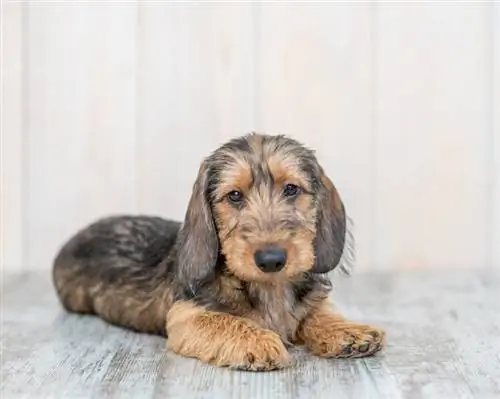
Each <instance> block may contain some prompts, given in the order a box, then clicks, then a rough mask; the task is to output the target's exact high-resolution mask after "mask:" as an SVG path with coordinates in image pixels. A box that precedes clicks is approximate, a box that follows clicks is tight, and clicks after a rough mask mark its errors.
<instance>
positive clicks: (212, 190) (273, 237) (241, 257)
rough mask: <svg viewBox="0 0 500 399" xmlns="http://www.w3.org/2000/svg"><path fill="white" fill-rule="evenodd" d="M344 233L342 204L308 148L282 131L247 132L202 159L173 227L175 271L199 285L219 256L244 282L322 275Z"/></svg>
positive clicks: (339, 251) (338, 253)
mask: <svg viewBox="0 0 500 399" xmlns="http://www.w3.org/2000/svg"><path fill="white" fill-rule="evenodd" d="M346 233H347V230H346V215H345V210H344V206H343V203H342V201H341V199H340V197H339V195H338V193H337V190H336V189H335V187H334V185H333V184H332V182H331V181H330V179H329V178H328V177H327V176H326V175H325V173H324V171H323V169H322V168H321V166H320V165H319V164H318V162H317V160H316V157H315V155H314V153H313V152H312V151H311V150H309V149H307V148H305V147H303V146H302V145H301V144H300V143H298V142H297V141H295V140H293V139H291V138H287V137H285V136H267V135H260V134H250V135H247V136H243V137H240V138H237V139H234V140H232V141H230V142H228V143H226V144H225V145H223V146H221V147H220V148H218V149H217V150H216V151H214V152H213V153H212V154H211V155H210V156H209V157H207V158H206V159H205V160H204V161H203V163H202V165H201V167H200V169H199V173H198V178H197V180H196V182H195V184H194V188H193V193H192V196H191V199H190V202H189V205H188V210H187V213H186V218H185V221H184V224H183V227H182V229H181V232H180V233H179V240H178V245H179V259H178V262H179V265H178V266H179V272H180V273H181V275H182V278H183V279H184V281H190V284H194V285H199V284H203V282H204V281H208V280H210V279H211V277H213V276H214V273H215V267H216V264H217V260H218V259H219V258H222V259H224V263H225V267H226V268H227V270H228V271H229V272H230V273H232V274H234V275H235V276H236V277H238V278H239V279H241V280H243V281H257V282H258V281H273V280H280V279H281V280H283V279H292V278H293V277H295V276H298V275H300V274H301V273H303V272H312V273H327V272H329V271H331V270H333V269H334V268H335V267H336V266H337V265H339V262H340V260H341V257H342V255H343V252H344V247H345V244H346ZM192 288H193V289H194V288H195V287H192Z"/></svg>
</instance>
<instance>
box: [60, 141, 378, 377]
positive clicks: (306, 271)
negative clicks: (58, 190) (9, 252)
mask: <svg viewBox="0 0 500 399" xmlns="http://www.w3.org/2000/svg"><path fill="white" fill-rule="evenodd" d="M348 220H349V219H348V218H347V217H346V214H345V209H344V205H343V203H342V201H341V199H340V197H339V195H338V193H337V191H336V189H335V187H334V185H333V184H332V182H331V181H330V179H329V178H328V177H327V176H326V175H325V173H324V171H323V169H322V167H321V166H320V165H319V164H318V161H317V159H316V157H315V155H314V152H313V151H311V150H309V149H307V148H305V147H304V146H303V145H301V144H300V143H298V142H297V141H295V140H293V139H291V138H288V137H286V136H282V135H276V136H273V135H264V134H257V133H251V134H248V135H245V136H243V137H238V138H235V139H233V140H231V141H229V142H227V143H225V144H224V145H222V146H221V147H220V148H218V149H216V150H215V151H214V152H212V153H211V154H210V155H209V156H208V157H207V158H205V159H204V160H203V162H202V164H201V166H200V168H199V173H198V177H197V179H196V181H195V183H194V186H193V192H192V195H191V199H190V201H189V205H188V208H187V212H186V215H185V219H184V222H183V223H182V224H181V223H178V222H176V221H171V220H165V219H162V218H159V217H154V216H144V215H142V216H141V215H137V216H132V215H130V216H126V215H125V216H109V217H106V218H102V219H100V220H97V221H95V222H94V223H92V224H90V225H89V226H87V227H85V228H84V229H82V230H80V231H79V232H77V233H76V235H74V236H73V237H72V238H71V239H70V240H69V241H67V242H66V244H65V245H64V246H63V247H62V248H61V250H60V252H59V253H58V255H57V257H56V259H55V261H54V265H53V279H54V284H55V287H56V290H57V294H58V297H59V299H60V301H61V303H62V305H63V306H64V307H65V309H67V310H68V311H71V312H77V313H88V314H96V315H98V316H100V317H101V318H102V319H104V320H106V321H107V322H109V323H112V324H114V325H119V326H123V327H126V328H129V329H132V330H135V331H139V332H145V333H154V334H160V335H163V336H165V337H167V347H168V348H169V349H170V350H172V351H173V352H175V353H177V354H180V355H183V356H187V357H192V358H197V359H199V360H201V361H203V362H205V363H209V364H213V365H216V366H221V367H229V368H234V369H241V370H254V371H264V370H273V369H279V368H283V367H286V366H288V365H290V364H291V358H290V355H289V352H288V350H287V347H290V346H291V345H303V346H305V347H306V348H307V349H309V350H310V351H311V352H312V353H313V354H314V355H317V356H322V357H328V358H354V357H363V356H369V355H372V354H374V353H375V352H377V351H379V350H380V349H381V348H382V346H383V342H384V337H385V333H384V331H382V330H380V329H378V328H375V327H372V326H369V325H365V324H358V323H353V322H351V321H348V320H346V319H345V318H344V317H343V316H342V315H340V314H338V313H337V312H336V311H335V310H334V308H333V306H332V304H331V303H330V301H329V293H330V290H331V282H330V280H329V278H328V272H330V271H332V270H333V269H334V268H336V267H339V270H340V269H343V270H344V271H346V272H348V270H349V261H350V258H351V256H350V255H351V252H352V249H353V248H352V245H353V244H352V242H351V240H350V234H349V228H348V224H347V222H348Z"/></svg>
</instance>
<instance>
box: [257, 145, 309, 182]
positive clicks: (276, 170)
mask: <svg viewBox="0 0 500 399" xmlns="http://www.w3.org/2000/svg"><path fill="white" fill-rule="evenodd" d="M267 164H268V166H269V170H270V171H271V175H272V176H273V179H274V182H275V184H276V186H277V187H283V186H284V185H285V184H295V185H297V186H299V187H303V188H305V189H310V187H309V183H308V181H307V176H306V175H305V174H304V173H303V172H302V170H301V169H300V167H299V163H298V161H297V159H296V158H295V157H294V156H292V155H287V154H283V153H276V154H273V155H271V156H270V157H269V159H268V161H267Z"/></svg>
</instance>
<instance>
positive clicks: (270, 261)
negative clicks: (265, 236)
mask: <svg viewBox="0 0 500 399" xmlns="http://www.w3.org/2000/svg"><path fill="white" fill-rule="evenodd" d="M254 259H255V264H256V265H257V266H258V267H259V269H260V270H262V271H263V272H265V273H273V272H278V271H280V270H281V269H283V267H284V266H285V263H286V252H285V250H284V249H282V248H277V247H268V248H265V249H259V250H257V251H255V254H254Z"/></svg>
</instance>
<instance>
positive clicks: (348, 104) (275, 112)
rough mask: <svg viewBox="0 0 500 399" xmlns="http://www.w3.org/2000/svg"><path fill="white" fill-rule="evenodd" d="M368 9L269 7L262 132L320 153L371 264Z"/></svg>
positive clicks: (260, 40) (261, 80)
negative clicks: (290, 139) (284, 135)
mask: <svg viewBox="0 0 500 399" xmlns="http://www.w3.org/2000/svg"><path fill="white" fill-rule="evenodd" d="M371 11H372V10H371V8H370V7H368V6H362V7H359V6H357V5H352V4H351V5H347V4H345V3H338V4H335V3H330V4H328V3H316V4H312V5H305V3H300V2H299V3H297V2H279V3H274V4H272V3H265V4H263V5H262V6H260V7H258V10H257V14H256V15H257V16H256V18H257V22H256V26H257V27H256V29H257V30H256V44H255V48H256V56H257V66H256V96H257V100H256V106H255V109H256V120H255V125H256V129H257V130H260V131H268V132H272V133H287V134H290V135H291V136H293V137H295V138H297V139H299V140H300V141H302V142H304V143H305V144H306V145H308V146H310V147H312V148H314V149H315V150H316V152H317V155H318V158H319V160H320V162H321V164H322V165H323V167H324V169H325V171H326V173H327V174H328V175H329V176H330V178H331V179H332V181H333V183H334V184H335V185H336V186H337V188H338V189H339V192H340V195H341V196H342V199H343V200H344V202H345V205H346V208H347V211H348V213H349V215H350V216H351V217H352V219H353V220H354V222H355V225H356V241H357V247H358V248H357V249H358V264H359V268H361V269H364V268H367V267H369V265H370V261H371V258H372V254H371V252H372V248H371V244H372V243H373V239H374V237H373V226H372V214H373V203H372V201H371V198H372V197H373V185H372V182H373V176H372V173H371V170H372V163H373V152H372V147H373V137H372V133H373V131H372V125H373V103H372V98H373V74H372V64H373V47H372V45H373V43H372V29H373V26H372V25H373V21H372V14H371Z"/></svg>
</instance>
